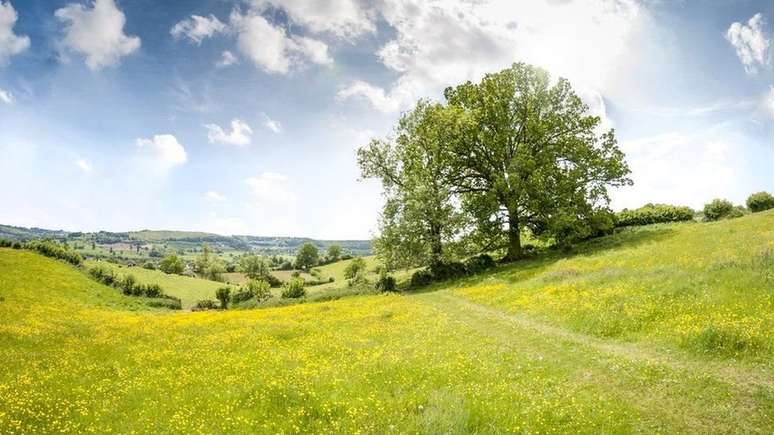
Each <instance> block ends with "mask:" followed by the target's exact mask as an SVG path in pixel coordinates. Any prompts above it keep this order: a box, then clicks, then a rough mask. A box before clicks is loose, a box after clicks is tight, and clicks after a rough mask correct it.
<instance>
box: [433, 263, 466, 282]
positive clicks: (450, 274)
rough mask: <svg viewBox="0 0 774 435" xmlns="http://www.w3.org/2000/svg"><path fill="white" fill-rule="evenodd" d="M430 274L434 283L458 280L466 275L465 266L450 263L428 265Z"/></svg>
mask: <svg viewBox="0 0 774 435" xmlns="http://www.w3.org/2000/svg"><path fill="white" fill-rule="evenodd" d="M430 273H431V274H432V275H433V280H434V281H446V280H447V279H453V278H459V277H461V276H465V275H467V274H468V270H467V269H466V268H465V265H464V264H462V263H460V262H458V261H452V262H447V263H435V264H431V265H430Z"/></svg>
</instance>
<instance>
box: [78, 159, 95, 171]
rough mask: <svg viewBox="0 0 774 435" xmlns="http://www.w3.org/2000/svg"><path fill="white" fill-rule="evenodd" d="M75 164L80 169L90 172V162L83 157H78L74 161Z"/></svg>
mask: <svg viewBox="0 0 774 435" xmlns="http://www.w3.org/2000/svg"><path fill="white" fill-rule="evenodd" d="M75 166H77V167H78V168H79V169H80V170H81V171H83V172H85V173H87V174H88V173H90V172H91V171H92V167H91V163H89V162H88V161H86V160H84V159H78V160H76V161H75Z"/></svg>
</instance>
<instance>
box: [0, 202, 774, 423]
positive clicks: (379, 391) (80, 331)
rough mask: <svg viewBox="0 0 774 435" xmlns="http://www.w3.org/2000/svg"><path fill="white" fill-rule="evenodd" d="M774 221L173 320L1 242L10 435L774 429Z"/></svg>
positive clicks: (669, 232) (641, 232)
mask: <svg viewBox="0 0 774 435" xmlns="http://www.w3.org/2000/svg"><path fill="white" fill-rule="evenodd" d="M773 224H774V213H768V214H766V213H761V214H757V215H753V216H748V217H743V218H740V219H737V220H734V221H728V222H719V223H712V224H703V223H702V224H678V225H666V226H654V227H651V228H646V229H638V230H634V231H626V232H623V233H620V234H618V235H615V236H613V237H610V238H606V239H602V240H597V241H594V242H591V243H589V244H586V245H584V246H582V247H580V248H579V249H578V250H577V251H576V252H573V253H555V254H553V255H550V256H547V257H544V258H540V259H535V260H531V261H529V262H524V263H522V264H515V265H510V266H503V267H499V268H497V269H495V270H494V271H491V272H487V273H485V274H483V275H480V276H477V277H472V278H466V279H463V280H460V281H458V282H452V283H443V284H437V285H434V286H432V287H430V288H428V289H426V291H424V292H422V293H418V294H404V295H396V294H390V295H364V296H359V297H353V298H342V299H340V300H336V301H330V302H321V303H316V304H300V305H293V306H286V307H275V308H267V309H261V310H230V311H217V312H215V311H213V312H197V313H190V312H178V313H169V312H166V311H164V310H155V309H151V308H149V307H147V306H145V305H144V304H143V303H142V302H141V301H139V300H137V299H135V298H129V297H124V296H122V295H121V294H120V293H119V292H117V291H115V290H114V289H111V288H107V287H104V286H101V285H99V284H97V283H95V282H93V281H92V280H90V279H89V278H88V277H87V276H86V275H85V273H84V272H83V271H81V270H79V269H76V268H74V267H71V266H69V265H67V264H64V263H62V262H58V261H56V260H53V259H49V258H45V257H42V256H39V255H37V254H34V253H32V252H25V251H17V250H10V249H0V319H2V322H0V361H2V362H3V364H2V370H0V432H1V433H20V432H25V433H51V432H70V433H107V432H142V433H145V432H163V433H166V432H175V433H379V434H381V433H388V432H395V433H504V432H520V433H637V432H647V433H770V431H771V427H772V422H774V367H772V363H771V361H772V358H771V356H772V350H771V349H772V348H771V344H772V340H774V338H773V337H772V336H773V335H774V334H773V333H772V330H773V329H772V323H771V322H772V318H771V316H772V314H771V313H772V312H774V310H772V303H773V302H772V299H774V292H772V282H771V279H770V274H769V272H770V270H769V269H770V267H769V266H770V264H771V263H770V249H771V248H772V247H774V234H772V228H774V225H773Z"/></svg>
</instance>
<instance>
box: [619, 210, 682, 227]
mask: <svg viewBox="0 0 774 435" xmlns="http://www.w3.org/2000/svg"><path fill="white" fill-rule="evenodd" d="M694 214H695V212H694V211H693V209H691V208H690V207H686V206H677V205H670V204H645V205H644V206H642V207H640V208H637V209H634V210H627V209H623V210H622V211H620V212H618V213H616V226H617V227H628V226H635V225H650V224H657V223H667V222H684V221H691V220H693V216H694Z"/></svg>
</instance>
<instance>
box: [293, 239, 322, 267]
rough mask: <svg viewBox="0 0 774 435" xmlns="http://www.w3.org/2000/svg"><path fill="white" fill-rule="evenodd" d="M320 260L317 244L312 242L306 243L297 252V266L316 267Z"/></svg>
mask: <svg viewBox="0 0 774 435" xmlns="http://www.w3.org/2000/svg"><path fill="white" fill-rule="evenodd" d="M319 261H320V259H319V253H318V250H317V246H315V245H314V244H312V243H309V242H307V243H304V244H303V245H301V247H300V248H299V249H298V254H296V268H297V269H303V270H307V269H309V268H310V267H314V266H316V265H317V263H318V262H319Z"/></svg>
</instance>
